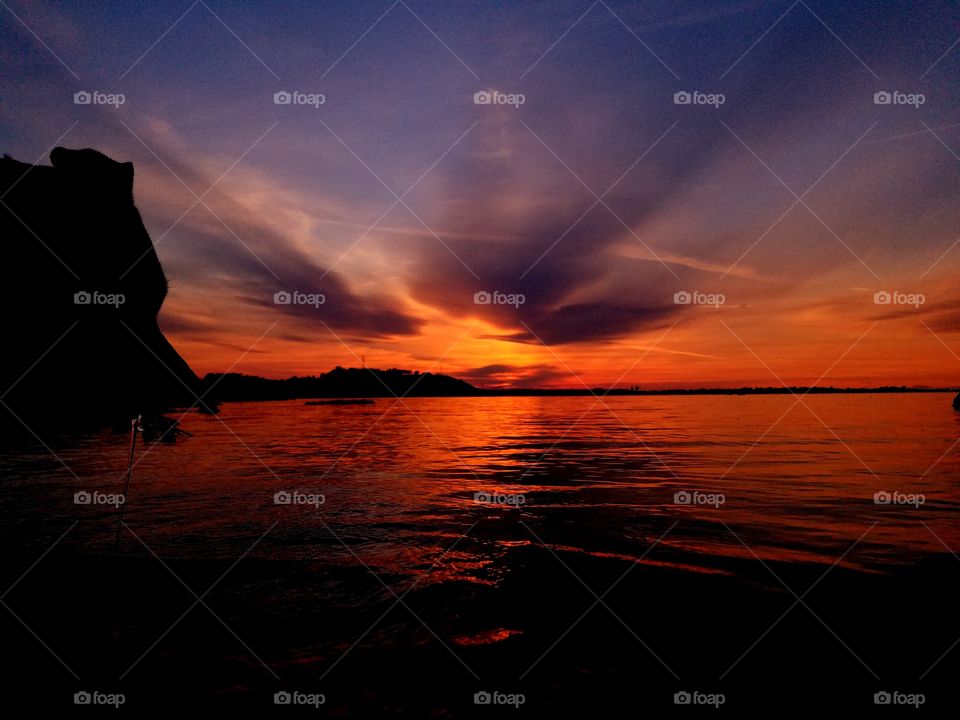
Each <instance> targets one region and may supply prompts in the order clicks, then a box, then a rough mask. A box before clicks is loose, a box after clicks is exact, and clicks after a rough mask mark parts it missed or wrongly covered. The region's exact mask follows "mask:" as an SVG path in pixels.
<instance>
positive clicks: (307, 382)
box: [203, 367, 960, 405]
mask: <svg viewBox="0 0 960 720" xmlns="http://www.w3.org/2000/svg"><path fill="white" fill-rule="evenodd" d="M203 389H204V391H208V390H209V394H208V395H206V396H205V398H204V400H205V401H206V402H213V403H217V402H231V401H244V400H247V401H252V400H294V399H297V398H303V399H310V398H390V397H394V396H396V397H525V396H526V397H581V396H592V397H605V396H611V397H618V396H625V395H626V396H630V395H633V396H637V395H787V394H791V393H792V394H796V395H806V394H814V395H829V394H845V393H850V394H864V393H916V392H956V391H957V388H926V387H908V386H904V385H899V386H889V385H887V386H883V387H874V388H837V387H831V386H828V387H812V388H811V387H782V386H781V387H740V388H689V389H659V390H652V389H650V390H645V389H641V388H640V387H631V388H600V387H598V388H591V389H589V390H587V389H586V388H583V389H538V388H496V389H486V388H477V387H474V386H473V385H471V384H470V383H468V382H466V381H464V380H458V379H457V378H454V377H450V376H449V375H435V374H433V373H419V372H416V371H413V370H400V369H397V368H391V369H389V370H379V369H374V368H342V367H336V368H334V369H333V370H331V371H330V372H327V373H323V374H322V375H319V376H315V375H311V376H307V377H291V378H287V379H286V380H270V379H268V378H262V377H257V376H256V375H241V374H239V373H210V374H208V375H207V376H206V377H204V379H203ZM958 405H960V396H958Z"/></svg>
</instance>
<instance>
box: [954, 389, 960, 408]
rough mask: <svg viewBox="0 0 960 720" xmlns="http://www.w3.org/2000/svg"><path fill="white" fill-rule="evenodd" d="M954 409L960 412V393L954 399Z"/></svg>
mask: <svg viewBox="0 0 960 720" xmlns="http://www.w3.org/2000/svg"><path fill="white" fill-rule="evenodd" d="M953 409H954V410H960V393H958V394H957V396H956V397H955V398H954V399H953Z"/></svg>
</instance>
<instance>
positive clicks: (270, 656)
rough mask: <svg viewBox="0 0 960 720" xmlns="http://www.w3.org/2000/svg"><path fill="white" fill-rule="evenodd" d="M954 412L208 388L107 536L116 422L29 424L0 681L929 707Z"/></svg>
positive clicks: (956, 542) (240, 698)
mask: <svg viewBox="0 0 960 720" xmlns="http://www.w3.org/2000/svg"><path fill="white" fill-rule="evenodd" d="M950 400H951V397H950V396H949V395H945V394H918V395H846V396H843V395H830V396H822V395H821V396H807V397H805V398H803V399H802V402H798V401H797V400H796V399H795V398H793V397H791V396H748V397H639V398H607V399H604V400H603V401H602V402H600V403H598V402H596V401H595V400H594V399H592V398H509V399H507V398H492V399H446V398H445V399H409V400H404V401H403V402H402V403H397V402H395V401H393V400H380V401H377V403H376V404H375V405H369V406H362V405H358V406H305V405H304V404H303V403H302V402H299V401H298V402H280V403H238V404H228V405H225V406H224V408H223V412H222V413H221V415H220V416H218V417H209V416H201V415H196V414H190V415H187V416H185V417H184V418H183V422H182V427H183V428H184V429H185V430H187V431H189V432H191V433H193V436H192V437H182V438H180V439H178V440H177V442H176V443H175V444H172V445H171V444H165V443H160V444H155V445H139V446H138V447H137V449H136V453H135V456H136V465H135V468H134V473H133V483H132V489H131V492H130V497H129V498H128V503H127V506H126V510H125V515H124V521H125V523H126V527H124V528H123V529H122V531H121V533H120V542H119V544H118V543H117V542H116V532H117V526H118V512H117V509H116V507H115V506H114V505H112V504H111V501H112V500H113V498H112V497H111V494H115V493H117V492H119V490H120V484H121V475H122V472H123V469H124V468H125V466H126V462H127V453H128V450H129V438H128V436H126V435H124V434H115V433H113V432H110V431H104V432H100V433H92V434H86V435H80V436H78V435H72V436H67V437H64V436H60V437H56V436H48V435H45V434H44V433H39V435H40V438H33V437H31V436H28V439H27V441H25V442H24V443H18V444H17V446H16V449H11V447H9V446H6V447H4V448H3V455H2V461H0V473H2V481H0V513H2V515H0V519H2V523H0V543H2V548H3V555H2V556H3V560H2V565H0V568H2V571H3V574H2V576H0V585H2V588H0V590H2V591H4V592H5V594H4V595H3V604H4V605H5V606H6V607H5V608H4V607H0V628H2V637H3V644H4V646H5V647H4V653H5V656H6V658H7V662H8V664H9V665H10V669H9V670H7V671H5V673H4V680H3V681H4V683H5V684H8V685H9V687H10V690H9V692H8V693H5V697H10V693H14V694H16V696H17V697H22V698H28V699H29V704H30V705H31V706H32V707H34V708H44V707H47V706H49V707H51V708H57V709H59V711H62V712H63V713H66V715H64V716H78V717H82V716H95V715H104V716H108V717H117V716H119V715H124V714H128V715H129V716H131V717H140V716H147V715H154V714H157V715H169V714H170V713H171V712H174V711H177V710H178V709H183V710H189V709H191V708H194V709H196V708H200V707H208V706H214V705H216V706H222V707H224V708H228V709H230V710H231V711H232V712H233V713H234V714H239V715H245V714H248V713H249V714H251V715H256V716H259V717H274V716H276V717H285V716H287V715H297V714H298V713H306V714H310V715H311V716H314V717H320V716H327V715H329V716H334V717H384V716H392V715H394V714H397V715H403V716H410V717H464V716H480V717H485V716H491V715H499V714H502V713H504V712H508V711H509V714H511V715H513V716H520V715H522V714H524V713H526V714H528V715H531V716H537V717H539V716H542V715H543V713H548V714H549V715H552V716H554V717H566V716H579V717H582V716H583V715H590V716H593V717H627V716H641V715H643V714H645V713H646V712H647V711H655V713H656V714H657V715H658V716H661V715H664V714H672V713H673V712H678V713H679V712H686V711H688V710H689V708H684V707H682V706H681V705H682V703H683V701H685V700H690V701H691V702H690V704H693V705H698V704H699V705H703V704H705V703H714V704H716V703H720V702H722V703H723V705H724V707H725V708H726V709H727V710H730V709H739V708H745V707H747V706H761V707H766V708H768V709H770V710H771V711H773V710H776V709H777V708H781V707H786V706H789V707H793V706H797V705H800V704H803V705H810V706H813V707H822V708H830V707H837V706H846V707H850V708H856V709H858V710H861V711H863V712H870V711H874V710H877V709H879V708H878V707H877V705H876V703H877V702H879V703H883V702H884V701H886V700H890V703H891V704H904V703H914V704H916V703H919V702H921V701H922V702H923V706H922V707H923V708H932V707H934V706H942V707H953V708H955V707H956V706H958V705H960V695H958V691H956V690H952V689H951V686H952V685H953V684H954V680H955V678H956V676H957V672H958V669H960V647H958V648H954V644H955V643H956V642H957V641H958V639H960V613H958V608H960V558H958V557H957V556H955V555H953V552H954V551H958V550H960V524H958V522H957V510H958V501H960V472H958V471H960V450H958V449H956V448H955V447H954V446H955V444H956V443H957V439H958V437H960V419H958V416H957V414H955V413H954V412H953V411H952V410H951V409H950ZM41 441H42V442H41ZM78 493H79V495H78ZM84 493H86V494H84ZM87 499H90V500H91V502H89V503H84V501H85V500H87ZM285 501H289V502H285ZM58 538H59V540H58ZM8 588H9V589H8ZM77 692H89V693H91V696H90V697H91V699H92V702H91V704H90V705H75V704H74V693H77ZM96 693H101V694H100V695H97V694H96ZM118 693H122V696H123V701H124V703H123V706H122V708H121V709H120V710H119V711H118V710H114V709H113V708H109V707H107V706H105V705H104V704H103V703H105V702H109V701H111V697H112V696H117V694H118ZM276 693H288V694H287V695H283V694H282V695H280V696H279V697H278V698H276V699H278V700H285V699H288V698H289V699H290V700H291V704H292V705H298V707H284V706H282V705H278V704H275V703H276V700H275V695H276ZM477 693H480V695H479V696H477V695H476V694H477ZM678 693H680V695H677V694H678ZM877 693H880V695H877ZM475 696H476V697H475ZM83 698H84V696H81V699H83ZM112 699H113V700H117V699H118V697H112ZM321 699H322V700H323V703H322V704H320V700H321ZM487 699H489V700H490V701H491V702H490V704H489V705H487V704H484V703H483V701H484V700H487ZM477 701H480V702H479V703H478V702H477ZM521 702H522V705H521V706H520V707H519V708H515V707H513V705H516V704H519V703H521ZM305 703H306V705H305ZM309 703H315V704H318V705H319V707H310V705H309ZM511 703H512V704H513V705H511ZM678 703H679V704H678ZM701 710H702V711H703V712H708V711H712V709H711V708H710V707H702V708H701Z"/></svg>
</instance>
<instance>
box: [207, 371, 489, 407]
mask: <svg viewBox="0 0 960 720" xmlns="http://www.w3.org/2000/svg"><path fill="white" fill-rule="evenodd" d="M203 385H204V392H205V393H206V399H209V400H212V401H214V402H229V401H236V400H295V399H301V398H388V397H395V396H396V397H404V396H406V397H462V396H469V395H478V394H480V391H479V390H477V388H475V387H473V386H472V385H470V384H469V383H466V382H464V381H463V380H457V379H456V378H452V377H450V376H448V375H434V374H433V373H422V374H421V373H418V372H414V371H410V370H398V369H396V368H392V369H390V370H376V369H373V368H342V367H336V368H334V369H333V370H331V371H330V372H327V373H323V374H322V375H319V376H308V377H292V378H287V379H286V380H269V379H267V378H262V377H256V376H253V375H241V374H238V373H226V374H214V373H211V374H208V375H207V376H206V377H204V379H203Z"/></svg>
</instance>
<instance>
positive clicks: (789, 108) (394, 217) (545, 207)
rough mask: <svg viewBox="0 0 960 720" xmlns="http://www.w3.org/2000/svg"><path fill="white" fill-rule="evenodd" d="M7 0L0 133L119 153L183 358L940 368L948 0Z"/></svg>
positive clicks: (956, 161) (957, 31) (756, 375)
mask: <svg viewBox="0 0 960 720" xmlns="http://www.w3.org/2000/svg"><path fill="white" fill-rule="evenodd" d="M4 2H5V4H4V6H3V7H0V63H2V67H3V70H2V73H0V151H3V152H6V153H8V154H10V155H12V156H13V157H15V158H17V159H19V160H23V161H26V162H37V161H42V162H43V163H47V162H48V156H49V151H50V149H52V148H53V147H54V146H56V145H62V146H66V147H72V148H81V147H93V148H97V149H99V150H101V151H103V152H105V153H107V154H108V155H110V156H111V157H113V158H114V159H117V160H121V161H127V160H129V161H132V162H133V163H134V165H135V168H136V180H135V186H134V192H135V197H136V202H137V205H138V207H139V209H140V212H141V214H142V215H143V218H144V223H145V224H146V226H147V229H148V231H149V232H150V234H151V237H152V238H153V241H154V243H155V245H156V249H157V253H158V254H159V257H160V260H161V262H162V263H163V266H164V268H165V270H166V273H167V276H168V278H169V280H170V285H171V289H170V294H169V296H168V298H167V301H166V304H165V305H164V308H163V311H162V313H161V326H162V328H163V329H164V331H165V332H166V334H167V336H168V338H169V339H170V340H171V342H172V343H173V344H174V345H175V346H176V348H177V349H178V350H179V351H180V353H181V354H182V355H183V356H184V358H185V359H186V360H187V361H188V362H189V363H190V364H191V365H192V367H193V368H194V369H195V370H196V371H197V372H198V374H201V375H202V374H204V373H206V372H217V371H226V370H228V369H232V370H233V371H235V372H244V373H251V374H260V375H265V376H269V377H287V376H290V375H293V374H301V375H304V374H317V373H320V372H323V371H325V370H328V369H330V368H331V367H333V366H335V365H344V366H359V365H360V362H361V361H360V358H361V357H363V358H365V361H366V364H367V365H368V366H374V367H392V366H396V367H404V368H410V369H415V370H420V371H427V370H432V371H435V372H439V371H441V370H442V371H443V372H444V373H447V374H450V375H455V376H458V377H461V378H464V379H466V380H468V381H470V382H473V383H474V384H477V385H480V386H487V387H493V386H502V385H521V386H540V387H547V386H550V387H570V388H582V387H583V384H587V385H590V386H606V385H610V384H612V383H619V384H620V385H635V384H639V385H642V386H645V387H665V386H691V387H697V386H704V385H728V386H729V385H743V384H747V385H769V386H777V385H780V383H781V382H786V383H788V384H810V383H814V382H817V381H818V380H820V384H823V385H828V384H832V385H850V386H864V385H881V384H887V383H890V384H928V385H955V384H957V383H960V357H958V355H960V283H958V282H957V278H958V270H960V193H958V187H960V186H958V183H960V114H958V110H960V83H958V79H960V42H958V41H960V5H958V4H957V3H948V2H884V3H876V4H874V3H870V4H869V7H870V10H869V12H864V10H863V9H862V8H863V7H864V5H863V4H860V3H840V2H837V3H833V2H825V1H824V0H807V1H805V2H804V1H800V2H796V3H792V4H791V2H790V0H785V1H782V2H781V1H777V2H756V1H754V0H743V1H737V0H731V1H729V2H712V3H705V2H674V1H673V0H658V1H654V2H645V3H632V2H623V1H622V0H608V1H607V2H596V3H591V0H583V1H582V2H581V1H577V2H564V3H559V2H426V1H425V0H405V1H403V2H396V3H391V2H390V0H382V1H378V2H319V3H318V2H304V3H301V4H299V5H298V4H295V3H285V4H284V5H283V7H282V9H280V8H279V7H278V6H271V4H270V3H265V2H237V3H227V2H222V1H220V0H208V1H207V2H196V3H191V0H185V1H184V2H170V3H156V4H154V3H143V4H141V5H140V6H137V8H136V9H135V10H134V9H131V8H130V7H127V6H126V5H120V4H113V3H99V4H90V3H82V4H74V3H60V2H57V3H31V2H23V1H22V0H4ZM124 7H126V9H123V8H124ZM80 91H88V92H94V91H97V92H100V93H114V94H116V93H120V94H122V95H123V96H124V102H123V104H122V105H119V106H117V107H114V106H111V105H96V104H88V105H84V104H75V102H74V94H75V93H77V92H80ZM280 91H286V92H290V93H293V92H298V93H303V94H306V95H309V94H322V95H323V98H324V102H323V103H322V104H319V103H318V104H316V105H311V104H275V102H274V95H275V93H277V92H280ZM478 92H487V93H496V94H498V97H499V98H501V99H503V98H507V99H509V98H510V96H512V95H513V96H515V95H518V94H520V95H522V96H523V103H522V104H496V103H491V104H477V103H475V93H478ZM678 92H689V93H693V92H697V93H702V94H703V95H702V96H699V97H700V99H704V96H710V95H716V94H722V96H723V97H722V100H723V103H722V104H719V105H716V104H696V103H691V104H677V103H676V102H675V94H676V93H678ZM882 92H888V93H891V94H894V93H896V95H894V96H893V101H892V102H891V103H889V104H883V103H881V104H878V103H877V102H876V101H875V94H876V93H882ZM883 97H884V96H881V98H880V99H882V98H883ZM921 102H922V104H920V103H921ZM198 197H199V198H200V199H199V200H198ZM281 291H287V292H294V291H296V292H300V293H304V294H317V293H322V294H323V295H324V297H325V302H324V303H323V304H322V305H318V306H316V307H315V306H313V305H310V304H304V305H294V304H290V305H278V304H275V302H274V294H275V293H277V292H281ZM482 291H487V292H494V291H497V292H499V293H503V294H505V295H510V294H513V295H516V294H522V296H523V297H524V300H525V301H524V302H523V304H521V305H517V306H513V305H509V304H499V305H498V304H476V303H475V293H477V292H482ZM677 293H691V294H697V293H698V294H699V295H698V296H697V297H699V298H700V299H704V297H705V296H707V295H713V296H716V295H718V294H719V295H722V300H723V303H722V304H719V306H710V305H698V304H683V303H678V302H676V301H675V296H676V294H677ZM876 293H888V294H889V295H886V296H883V295H881V296H880V297H881V298H884V297H889V298H891V299H892V302H890V303H888V304H877V302H875V297H876ZM918 295H919V296H920V297H917V296H918ZM908 296H913V297H912V298H910V297H908ZM680 297H681V298H682V297H683V296H682V295H681V296H680ZM921 301H922V302H921ZM824 375H825V376H824ZM821 377H823V379H822V380H821Z"/></svg>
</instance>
